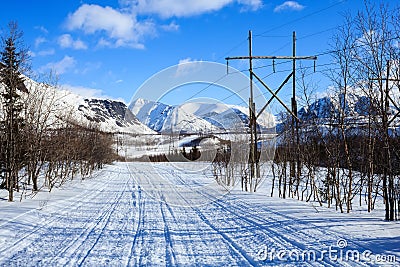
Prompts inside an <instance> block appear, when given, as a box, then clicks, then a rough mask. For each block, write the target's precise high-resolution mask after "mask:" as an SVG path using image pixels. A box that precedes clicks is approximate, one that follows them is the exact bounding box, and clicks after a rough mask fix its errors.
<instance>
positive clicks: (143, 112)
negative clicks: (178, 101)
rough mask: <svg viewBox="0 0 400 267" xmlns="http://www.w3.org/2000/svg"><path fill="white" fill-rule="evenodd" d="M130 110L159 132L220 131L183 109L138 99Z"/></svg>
mask: <svg viewBox="0 0 400 267" xmlns="http://www.w3.org/2000/svg"><path fill="white" fill-rule="evenodd" d="M129 109H130V110H131V111H132V113H133V114H134V115H135V116H136V117H137V118H138V119H139V120H140V121H141V122H142V123H144V124H145V125H147V126H148V127H149V128H151V129H152V130H154V131H157V132H166V133H169V132H171V131H174V132H191V133H192V132H207V131H218V130H219V127H216V126H215V125H213V124H212V123H210V122H208V121H206V120H204V119H202V118H200V117H198V116H196V115H194V114H192V113H190V112H187V111H186V110H185V109H183V108H182V107H174V106H169V105H166V104H163V103H160V102H154V101H149V100H145V99H137V100H136V101H135V102H133V103H132V104H131V105H130V106H129Z"/></svg>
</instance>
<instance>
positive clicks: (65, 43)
mask: <svg viewBox="0 0 400 267" xmlns="http://www.w3.org/2000/svg"><path fill="white" fill-rule="evenodd" d="M58 44H59V45H60V46H61V47H62V48H73V49H76V50H80V49H82V50H85V49H87V45H86V44H85V43H84V42H83V41H81V40H79V39H78V40H74V39H73V38H72V36H71V35H70V34H63V35H61V36H60V37H59V38H58Z"/></svg>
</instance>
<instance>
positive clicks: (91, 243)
mask: <svg viewBox="0 0 400 267" xmlns="http://www.w3.org/2000/svg"><path fill="white" fill-rule="evenodd" d="M205 184H208V186H205ZM51 194H53V195H54V196H52V197H50V198H47V199H44V198H43V197H42V198H39V199H38V200H37V202H36V203H34V204H32V205H31V206H27V207H26V208H25V209H23V208H18V205H17V204H18V203H11V204H4V203H2V204H1V205H2V206H1V208H2V210H1V212H0V214H1V215H2V216H3V217H2V218H1V219H0V266H81V265H82V266H146V265H150V266H153V265H155V266H176V265H177V266H196V265H197V266H264V265H273V266H277V265H281V266H288V265H289V266H290V265H293V266H298V265H301V266H308V265H310V266H360V265H366V266H369V265H375V264H376V262H373V261H372V260H382V258H377V256H396V257H397V262H396V263H394V264H399V261H398V260H399V259H400V258H399V257H400V251H399V249H398V248H399V247H400V238H399V236H400V233H399V231H398V230H399V227H398V226H396V225H395V224H391V223H387V224H386V222H382V221H381V220H379V219H376V220H375V221H374V219H372V218H371V217H368V218H358V217H356V218H353V217H352V216H350V215H346V214H345V215H342V214H337V213H334V212H333V215H332V211H329V212H328V211H325V210H322V209H320V210H317V209H316V208H314V207H313V206H311V205H310V204H306V203H302V202H298V201H295V200H282V199H278V198H270V197H267V196H265V194H262V193H257V194H248V193H243V192H240V191H239V190H233V191H231V192H227V191H225V190H224V189H222V188H218V187H217V186H215V185H214V184H213V182H212V178H210V177H207V176H206V175H204V176H201V175H199V172H185V171H183V170H181V169H179V168H176V167H174V166H168V165H166V164H156V165H151V164H149V163H118V164H115V165H113V166H109V167H107V169H106V170H104V171H102V172H100V173H99V174H98V175H97V177H94V178H91V179H88V180H86V181H84V182H82V183H75V184H74V186H72V187H68V188H67V189H65V190H59V191H57V192H54V193H51ZM51 194H48V195H51ZM22 203H24V202H22ZM35 205H36V206H35ZM317 211H318V212H317ZM6 215H9V216H6ZM365 220H369V223H370V224H372V223H376V225H375V226H374V227H375V228H374V229H378V231H375V232H373V233H372V232H369V233H368V232H366V233H365V232H361V231H359V227H360V222H363V221H364V222H365ZM372 226H373V225H370V227H372ZM384 227H387V231H389V232H387V231H386V230H385V229H383V228H384ZM366 229H369V228H368V227H367V228H366ZM379 230H380V231H379ZM393 233H395V234H396V233H397V236H396V235H395V236H393V235H394V234H393ZM385 234H386V235H387V236H385ZM385 240H386V241H385ZM385 242H387V245H386V246H385ZM358 254H359V255H358ZM357 256H360V258H361V259H360V260H358V258H357ZM370 260H371V261H370ZM390 260H391V258H389V260H386V263H385V264H387V265H389V266H390V265H392V263H389V262H388V261H390Z"/></svg>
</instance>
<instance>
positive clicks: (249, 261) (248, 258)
mask: <svg viewBox="0 0 400 267" xmlns="http://www.w3.org/2000/svg"><path fill="white" fill-rule="evenodd" d="M157 167H158V166H157ZM157 167H155V168H157ZM171 175H176V176H179V175H178V173H176V172H174V173H173V174H172V173H171ZM179 178H180V180H181V181H182V184H184V185H185V186H186V187H187V188H191V187H189V186H188V185H187V184H186V182H185V181H184V180H183V179H182V178H181V177H179ZM171 188H172V189H173V190H174V191H175V193H176V195H179V196H180V198H181V199H182V200H183V201H184V202H186V204H187V205H188V207H190V208H191V209H192V210H193V211H194V212H195V213H196V214H197V216H198V217H199V218H200V220H201V221H202V222H203V223H205V224H206V225H207V226H208V227H209V228H211V229H212V230H213V231H214V232H215V233H217V234H218V235H220V236H221V237H222V239H223V241H224V243H225V244H226V245H227V246H228V247H229V248H230V249H231V252H234V253H235V254H236V255H237V256H239V257H240V258H242V259H244V260H245V262H241V263H240V266H244V263H247V265H248V266H260V265H259V263H258V262H257V261H256V260H255V259H253V258H252V257H251V256H249V255H248V254H247V252H246V251H245V250H243V249H242V248H241V247H240V246H239V245H238V244H237V243H236V242H235V241H234V240H233V239H232V238H230V237H229V236H228V235H227V234H225V233H224V232H222V231H220V230H219V229H218V228H217V227H216V226H214V225H213V224H212V223H211V222H210V221H209V220H208V219H207V217H206V216H205V215H204V214H203V213H202V212H201V211H200V210H199V209H198V208H196V207H193V206H192V204H191V203H190V200H188V199H187V198H186V197H184V196H183V195H182V194H181V193H180V192H179V191H178V190H176V187H174V186H171ZM191 190H192V188H191ZM192 191H193V190H192ZM196 191H198V190H196ZM164 200H165V199H164ZM209 200H211V202H213V201H215V199H209Z"/></svg>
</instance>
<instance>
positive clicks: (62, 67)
mask: <svg viewBox="0 0 400 267" xmlns="http://www.w3.org/2000/svg"><path fill="white" fill-rule="evenodd" d="M75 65H76V60H75V59H74V58H73V57H70V56H65V57H64V58H63V59H62V60H60V61H58V62H50V63H47V64H46V65H45V66H43V67H41V68H40V71H46V70H52V71H54V72H55V73H56V74H63V73H65V72H67V71H68V70H69V69H71V68H73V67H74V66H75Z"/></svg>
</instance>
